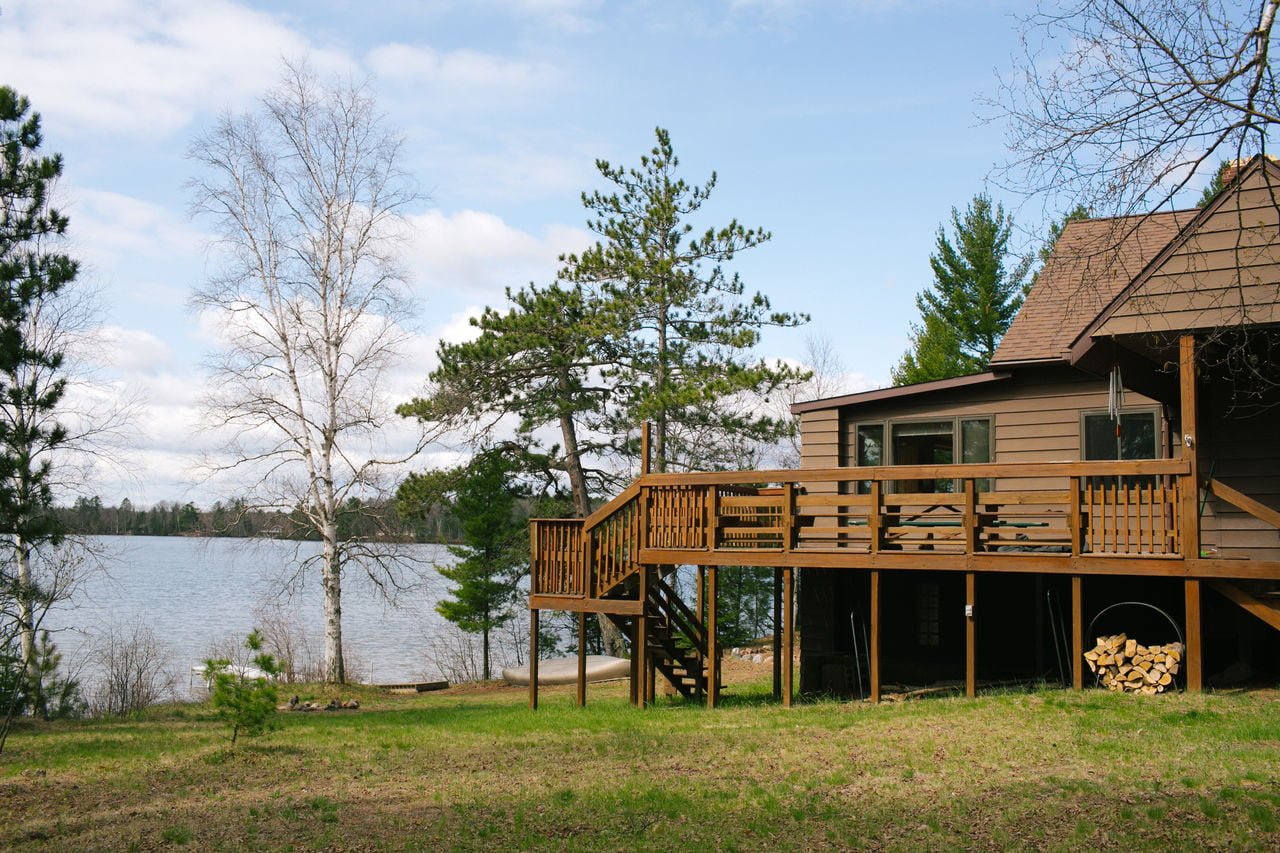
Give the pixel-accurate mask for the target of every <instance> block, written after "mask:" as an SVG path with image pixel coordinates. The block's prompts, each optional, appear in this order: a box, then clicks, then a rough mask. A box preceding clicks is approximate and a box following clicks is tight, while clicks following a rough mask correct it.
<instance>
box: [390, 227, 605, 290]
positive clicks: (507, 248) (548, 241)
mask: <svg viewBox="0 0 1280 853" xmlns="http://www.w3.org/2000/svg"><path fill="white" fill-rule="evenodd" d="M407 224H408V228H409V235H408V240H409V246H408V248H407V250H406V252H405V261H406V262H407V263H408V264H409V265H410V268H411V269H412V271H413V274H414V282H415V285H416V286H417V287H418V289H419V290H420V291H421V292H422V293H424V294H427V295H428V298H433V295H434V294H441V293H451V294H454V295H455V296H456V295H466V296H469V297H470V298H471V299H475V298H476V297H477V296H478V297H480V299H481V300H482V301H484V302H486V303H492V302H493V301H495V300H497V299H500V298H501V296H502V292H503V289H504V288H505V287H522V286H524V285H525V284H527V283H529V282H530V281H536V282H543V283H545V282H549V281H550V280H551V279H552V278H554V277H555V274H556V271H557V269H558V260H557V259H558V257H559V256H560V255H561V254H562V253H564V252H574V251H578V250H580V249H582V248H583V247H584V246H586V245H588V242H589V240H588V237H587V234H586V233H585V232H583V231H580V230H578V229H576V228H569V227H566V226H552V227H549V228H547V229H546V230H545V232H544V234H543V236H542V237H536V236H534V235H532V234H529V233H528V232H526V231H521V230H520V229H518V228H513V227H512V226H510V225H508V224H507V223H506V222H504V221H503V220H502V219H501V218H499V217H497V216H495V215H493V214H492V213H484V212H482V211H477V210H462V211H459V212H457V213H453V214H445V213H442V212H441V211H436V210H433V211H428V212H426V213H423V214H419V215H417V216H413V217H410V219H409V221H408V223H407Z"/></svg>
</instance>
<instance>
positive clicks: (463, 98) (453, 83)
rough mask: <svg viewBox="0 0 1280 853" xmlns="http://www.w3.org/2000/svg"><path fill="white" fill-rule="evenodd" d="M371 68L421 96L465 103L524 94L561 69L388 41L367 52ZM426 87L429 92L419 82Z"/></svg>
mask: <svg viewBox="0 0 1280 853" xmlns="http://www.w3.org/2000/svg"><path fill="white" fill-rule="evenodd" d="M367 62H368V64H369V67H370V69H371V70H372V71H373V72H374V73H375V74H377V75H378V76H379V77H380V78H381V79H383V80H387V81H395V82H400V83H409V84H413V85H414V86H415V87H418V90H417V96H418V98H419V99H424V98H428V97H429V98H430V100H433V101H439V100H441V99H443V100H447V101H450V102H453V103H455V104H461V105H466V104H468V103H471V102H474V101H475V99H476V98H477V97H481V96H485V97H488V98H514V97H527V96H528V95H529V93H530V92H533V91H536V90H541V89H547V88H550V87H552V86H554V85H555V84H556V83H557V82H558V81H559V79H560V74H559V72H558V71H557V70H556V68H555V67H554V66H552V65H551V64H549V63H546V62H525V61H521V60H516V59H507V58H505V57H502V56H496V55H493V54H487V53H480V52H477V51H473V50H455V51H450V52H447V53H442V52H440V51H437V50H434V49H432V48H431V47H428V46H425V45H407V44H399V43H393V44H386V45H382V46H381V47H377V48H375V49H374V50H372V51H370V52H369V55H368V57H367ZM423 86H426V87H428V88H429V90H430V92H429V93H424V92H422V91H421V88H420V87H423Z"/></svg>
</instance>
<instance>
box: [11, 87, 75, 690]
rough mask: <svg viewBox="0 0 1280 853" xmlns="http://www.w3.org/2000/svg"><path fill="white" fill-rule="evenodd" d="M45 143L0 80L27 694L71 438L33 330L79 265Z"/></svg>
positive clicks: (55, 376) (61, 382)
mask: <svg viewBox="0 0 1280 853" xmlns="http://www.w3.org/2000/svg"><path fill="white" fill-rule="evenodd" d="M42 141H43V140H42V135H41V131H40V116H39V114H38V113H33V112H31V104H30V102H29V101H28V100H27V99H26V98H25V97H22V96H21V95H19V94H18V93H17V92H15V91H14V90H13V89H11V88H9V87H7V86H0V534H2V535H3V536H4V538H5V540H6V542H7V545H8V552H7V553H6V554H4V560H3V562H2V563H0V583H2V585H3V589H0V596H2V597H3V599H4V601H3V602H0V604H3V605H4V607H3V610H4V612H5V613H6V614H9V613H13V614H14V615H15V616H16V621H17V624H16V626H15V627H16V631H15V632H14V633H15V634H16V636H17V637H18V639H19V643H20V659H21V663H22V666H23V668H24V670H25V672H26V674H27V680H28V682H29V683H28V686H27V695H28V697H32V696H34V697H39V696H40V695H41V689H40V682H41V669H40V662H39V660H38V656H37V648H36V634H37V629H38V625H37V624H36V623H37V618H36V614H37V613H39V612H41V611H42V609H43V605H44V602H45V601H46V600H47V597H48V595H49V593H48V592H47V591H46V590H42V589H40V588H39V586H38V584H37V583H36V582H35V580H34V579H33V568H32V562H33V560H34V559H35V554H36V551H37V549H39V548H40V547H41V546H42V545H43V544H45V543H50V544H57V543H58V542H59V541H61V539H62V537H63V530H62V526H61V525H60V524H59V522H58V519H57V517H56V516H55V515H54V513H53V511H52V509H53V484H52V461H51V459H50V454H51V453H52V452H53V451H54V450H56V449H57V448H58V447H59V446H60V445H62V444H63V443H65V442H66V440H67V431H66V429H65V428H64V427H63V426H62V425H61V424H60V423H59V422H58V421H57V418H56V413H57V410H58V407H59V404H60V402H61V401H62V397H63V395H64V393H65V390H66V380H65V378H64V377H63V376H62V368H63V358H64V356H63V353H62V352H61V351H59V350H58V349H57V348H56V347H55V346H51V345H50V344H49V343H48V341H47V340H44V339H42V338H41V336H40V335H39V334H37V333H36V329H37V327H38V323H39V312H40V309H41V307H42V306H43V305H45V304H46V303H47V302H49V301H50V300H52V299H53V298H54V297H56V296H57V295H58V294H59V293H60V292H61V291H63V289H64V288H66V287H67V286H68V285H69V284H70V283H71V282H72V281H74V279H75V277H76V274H77V271H78V265H77V264H76V262H75V261H74V260H72V259H71V258H70V257H69V256H67V255H66V254H64V253H62V252H59V251H58V250H57V247H58V244H59V242H60V241H61V240H62V239H63V238H64V237H65V234H66V231H67V225H68V220H67V217H66V216H64V215H62V214H61V213H60V212H58V211H57V210H56V209H55V208H54V207H52V205H51V199H50V195H51V193H52V190H53V186H54V184H55V182H56V181H57V179H58V178H59V176H60V175H61V174H62V158H61V157H60V156H58V155H56V154H54V155H44V154H41V153H40V146H41V143H42ZM7 633H8V632H6V634H7ZM9 710H10V711H11V710H12V708H10V709H9Z"/></svg>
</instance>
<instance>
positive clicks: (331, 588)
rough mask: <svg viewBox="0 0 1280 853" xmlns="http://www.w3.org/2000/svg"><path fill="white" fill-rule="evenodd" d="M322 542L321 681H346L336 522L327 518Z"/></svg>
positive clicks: (340, 571)
mask: <svg viewBox="0 0 1280 853" xmlns="http://www.w3.org/2000/svg"><path fill="white" fill-rule="evenodd" d="M321 538H322V539H323V542H324V565H323V567H322V568H321V573H322V574H321V583H322V584H323V585H324V680H325V681H326V682H327V683H329V684H346V683H347V669H346V664H345V662H344V661H343V659H342V563H341V559H340V557H339V555H338V525H337V523H336V522H335V521H334V520H333V519H332V518H329V519H328V520H326V521H325V523H324V529H323V530H322V531H321Z"/></svg>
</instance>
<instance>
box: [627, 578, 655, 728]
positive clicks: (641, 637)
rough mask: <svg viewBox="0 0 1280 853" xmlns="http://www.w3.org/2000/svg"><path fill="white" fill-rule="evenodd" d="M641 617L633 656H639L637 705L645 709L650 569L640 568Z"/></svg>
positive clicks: (647, 683) (637, 618)
mask: <svg viewBox="0 0 1280 853" xmlns="http://www.w3.org/2000/svg"><path fill="white" fill-rule="evenodd" d="M639 596H640V615H638V616H636V644H635V647H634V648H633V649H632V650H631V653H632V655H639V660H638V661H637V662H636V678H637V679H638V680H639V684H638V685H637V686H636V699H637V702H636V704H638V705H640V706H641V707H645V706H646V705H648V703H649V666H650V663H649V567H648V566H641V567H640V592H639Z"/></svg>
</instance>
